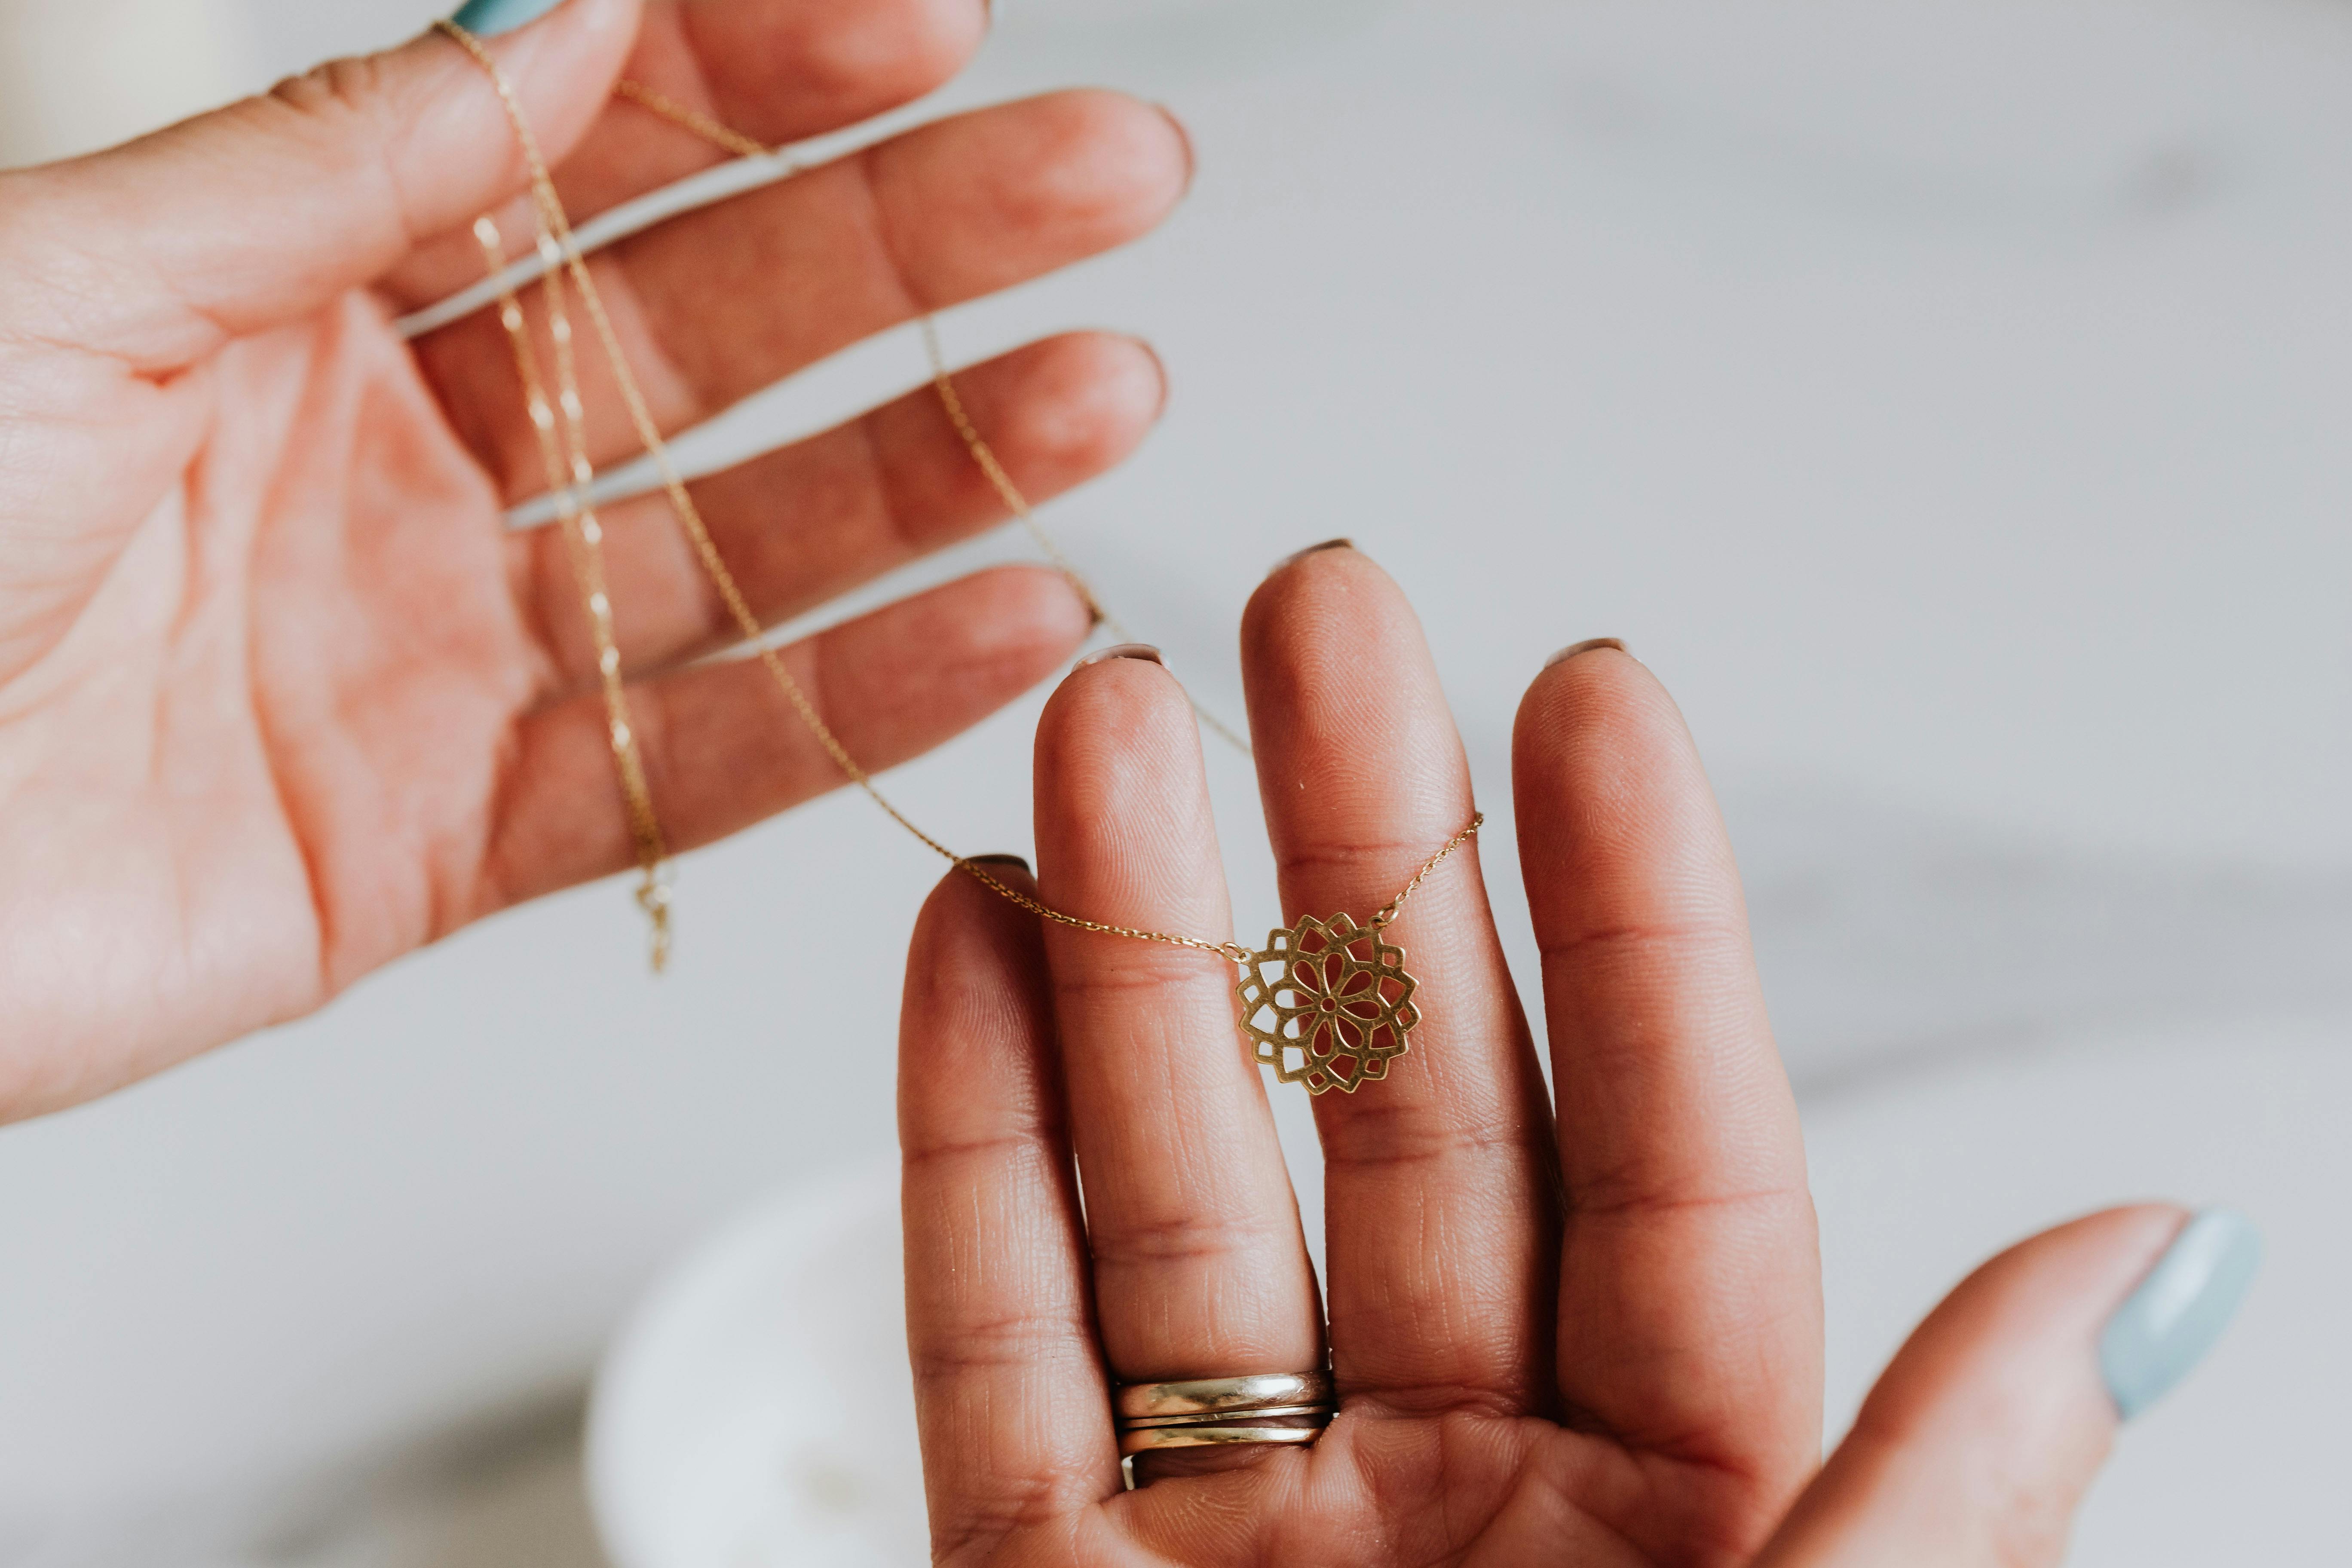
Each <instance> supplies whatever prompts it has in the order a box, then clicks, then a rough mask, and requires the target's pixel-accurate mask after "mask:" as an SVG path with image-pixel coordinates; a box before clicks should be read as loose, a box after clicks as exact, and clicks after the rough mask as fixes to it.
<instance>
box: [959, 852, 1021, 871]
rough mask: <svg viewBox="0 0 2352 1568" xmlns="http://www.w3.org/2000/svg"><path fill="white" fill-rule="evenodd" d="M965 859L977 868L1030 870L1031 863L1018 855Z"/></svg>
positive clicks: (970, 856)
mask: <svg viewBox="0 0 2352 1568" xmlns="http://www.w3.org/2000/svg"><path fill="white" fill-rule="evenodd" d="M964 858H965V859H967V860H969V861H971V863H972V864H973V865H975V866H1018V867H1020V868H1022V869H1023V870H1024V871H1026V870H1027V869H1029V862H1028V861H1027V860H1026V859H1024V858H1022V857H1021V856H1018V855H967V856H965V857H964Z"/></svg>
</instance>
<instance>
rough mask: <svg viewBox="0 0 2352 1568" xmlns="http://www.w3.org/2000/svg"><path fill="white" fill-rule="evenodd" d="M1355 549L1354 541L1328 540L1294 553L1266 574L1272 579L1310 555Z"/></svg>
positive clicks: (1269, 568)
mask: <svg viewBox="0 0 2352 1568" xmlns="http://www.w3.org/2000/svg"><path fill="white" fill-rule="evenodd" d="M1354 548H1356V542H1355V541H1354V540H1352V539H1327V540H1325V541H1324V542H1322V543H1320V544H1310V545H1308V546H1307V548H1306V549H1304V550H1294V551H1292V552H1290V553H1289V554H1287V555H1286V556H1284V557H1283V558H1282V559H1281V560H1279V561H1277V562H1276V563H1274V564H1273V565H1272V566H1270V567H1268V568H1267V569H1266V575H1267V576H1269V577H1271V576H1273V575H1274V574H1276V572H1279V571H1281V570H1282V569H1283V568H1284V567H1286V566H1289V565H1294V564H1296V563H1298V562H1301V561H1304V560H1306V559H1307V557H1308V556H1310V555H1319V554H1321V553H1322V552H1324V551H1326V550H1353V549H1354Z"/></svg>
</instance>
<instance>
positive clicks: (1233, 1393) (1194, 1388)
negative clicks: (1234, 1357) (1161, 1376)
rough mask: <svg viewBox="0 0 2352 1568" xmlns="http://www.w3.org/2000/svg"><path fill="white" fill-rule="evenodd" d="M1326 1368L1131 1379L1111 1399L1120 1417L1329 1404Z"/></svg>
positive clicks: (1242, 1412) (1142, 1418) (1143, 1418)
mask: <svg viewBox="0 0 2352 1568" xmlns="http://www.w3.org/2000/svg"><path fill="white" fill-rule="evenodd" d="M1331 1402H1332V1395H1331V1374H1330V1373H1328V1372H1272V1373H1252V1374H1250V1375H1248V1376H1244V1377H1202V1378H1192V1379H1189V1380H1186V1381H1183V1382H1174V1383H1130V1384H1125V1385H1124V1386H1122V1387H1121V1388H1120V1389H1119V1391H1118V1394H1117V1395H1116V1397H1114V1398H1113V1400H1112V1401H1111V1409H1112V1412H1113V1414H1115V1415H1118V1418H1119V1419H1120V1420H1121V1421H1148V1420H1152V1419H1155V1418H1158V1417H1161V1416H1170V1415H1246V1414H1252V1413H1255V1412H1257V1411H1262V1410H1267V1409H1271V1408H1273V1407H1275V1406H1276V1405H1329V1404H1330V1403H1331Z"/></svg>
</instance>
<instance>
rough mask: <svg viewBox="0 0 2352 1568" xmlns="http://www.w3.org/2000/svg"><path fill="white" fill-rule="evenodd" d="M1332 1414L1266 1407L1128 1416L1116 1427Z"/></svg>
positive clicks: (1322, 1409) (1321, 1409) (1324, 1409)
mask: <svg viewBox="0 0 2352 1568" xmlns="http://www.w3.org/2000/svg"><path fill="white" fill-rule="evenodd" d="M1332 1414H1333V1412H1332V1407H1331V1406H1330V1405H1265V1406H1264V1407H1263V1408H1261V1409H1255V1410H1234V1411H1228V1412H1226V1413H1224V1414H1223V1415H1148V1416H1141V1417H1136V1416H1129V1417H1128V1418H1127V1419H1125V1420H1122V1421H1121V1422H1120V1423H1119V1424H1118V1426H1119V1430H1120V1431H1122V1432H1133V1431H1139V1430H1140V1429H1142V1428H1144V1427H1148V1426H1216V1425H1217V1424H1218V1423H1220V1422H1225V1423H1231V1422H1232V1421H1234V1420H1235V1419H1237V1418H1238V1417H1241V1416H1247V1417H1248V1418H1249V1419H1251V1420H1252V1421H1264V1420H1270V1419H1272V1418H1273V1417H1275V1416H1276V1415H1320V1416H1322V1417H1323V1418H1324V1419H1325V1420H1327V1421H1328V1420H1329V1419H1330V1417H1331V1415H1332Z"/></svg>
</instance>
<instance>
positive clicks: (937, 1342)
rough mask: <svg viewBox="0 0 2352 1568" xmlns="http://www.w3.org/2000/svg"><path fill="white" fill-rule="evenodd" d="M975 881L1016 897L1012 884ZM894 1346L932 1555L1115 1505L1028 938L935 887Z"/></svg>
mask: <svg viewBox="0 0 2352 1568" xmlns="http://www.w3.org/2000/svg"><path fill="white" fill-rule="evenodd" d="M989 873H990V875H992V876H994V877H998V878H1001V879H1003V880H1005V881H1007V882H1009V883H1012V884H1013V885H1014V886H1016V887H1019V888H1020V889H1023V890H1024V891H1033V890H1034V886H1033V884H1032V882H1031V879H1030V878H1029V876H1028V873H1027V871H1026V868H1014V867H1010V866H1003V865H994V864H992V865H991V866H990V868H989ZM899 1020H900V1021H899V1046H898V1137H899V1143H900V1146H901V1148H902V1149H903V1150H904V1153H905V1161H906V1175H905V1181H904V1185H903V1187H902V1189H901V1194H900V1197H901V1204H902V1206H903V1207H904V1210H905V1213H906V1231H907V1340H908V1348H909V1350H910V1352H911V1353H912V1359H913V1363H914V1369H915V1413H916V1419H917V1423H918V1425H919V1429H920V1431H921V1434H922V1447H923V1484H924V1489H925V1490H926V1491H927V1492H928V1494H929V1500H930V1516H931V1551H932V1555H933V1557H934V1559H936V1560H938V1561H940V1562H946V1561H948V1560H950V1557H951V1556H952V1555H953V1554H955V1553H957V1552H961V1551H963V1550H965V1549H966V1548H968V1547H970V1546H971V1545H972V1544H973V1543H974V1542H976V1541H980V1540H983V1539H987V1538H992V1537H993V1536H995V1535H999V1534H1002V1533H1003V1532H1004V1531H1008V1530H1010V1529H1013V1528H1014V1527H1016V1526H1019V1525H1023V1524H1031V1523H1035V1522H1038V1521H1041V1520H1043V1519H1045V1518H1048V1517H1051V1516H1052V1515H1054V1514H1056V1513H1059V1512H1063V1511H1066V1510H1071V1509H1075V1508H1077V1507H1080V1506H1082V1505H1084V1504H1086V1503H1089V1502H1093V1501H1096V1500H1099V1499H1101V1498H1104V1497H1107V1496H1108V1495H1110V1494H1111V1493H1114V1492H1116V1491H1118V1489H1119V1484H1120V1483H1119V1475H1118V1442H1117V1438H1116V1436H1114V1434H1113V1432H1112V1430H1111V1423H1110V1394H1109V1391H1108V1389H1107V1388H1106V1387H1105V1386H1104V1383H1103V1375H1102V1363H1101V1360H1100V1356H1099V1354H1098V1352H1097V1350H1096V1348H1095V1333H1094V1320H1093V1309H1092V1303H1091V1300H1089V1292H1088V1288H1087V1251H1086V1236H1085V1229H1084V1226H1083V1225H1082V1223H1081V1222H1080V1219H1079V1216H1078V1194H1077V1182H1076V1175H1075V1173H1073V1172H1072V1170H1071V1167H1070V1145H1069V1130H1068V1127H1067V1125H1066V1121H1065V1119H1064V1116H1063V1110H1062V1091H1061V1083H1060V1070H1059V1068H1058V1065H1057V1063H1056V1061H1055V1046H1054V1029H1053V1019H1052V1004H1051V1000H1050V998H1049V997H1048V995H1047V992H1046V976H1045V947H1044V943H1043V942H1042V941H1041V938H1040V934H1039V931H1038V928H1037V921H1036V920H1035V919H1034V917H1033V916H1031V915H1029V914H1027V913H1026V912H1024V911H1023V910H1018V909H1016V908H1014V907H1013V905H1012V904H1010V903H1008V902H1006V901H1005V900H1003V899H1002V898H1000V897H998V896H997V895H996V894H994V893H992V892H991V891H990V890H989V889H986V888H984V887H982V885H981V884H980V883H978V882H977V881H975V880H973V879H971V877H969V876H967V875H965V874H964V873H963V872H962V871H961V870H958V871H951V872H950V873H949V874H948V877H947V879H946V880H944V881H942V882H941V883H940V886H939V889H938V890H937V891H936V892H934V893H933V894H932V895H931V897H930V900H929V902H928V903H926V904H925V905H924V906H923V913H922V918H921V919H920V920H919V921H917V922H916V926H915V940H914V946H913V949H912V951H911V952H909V953H908V960H907V994H906V1004H905V1006H904V1008H903V1010H902V1011H901V1013H900V1016H899Z"/></svg>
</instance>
